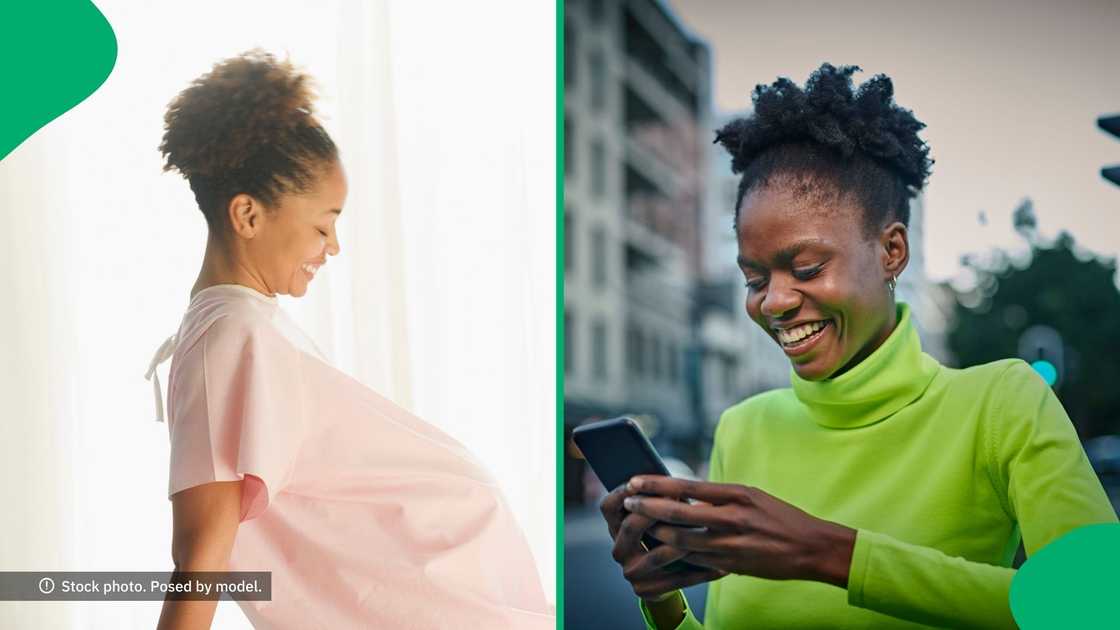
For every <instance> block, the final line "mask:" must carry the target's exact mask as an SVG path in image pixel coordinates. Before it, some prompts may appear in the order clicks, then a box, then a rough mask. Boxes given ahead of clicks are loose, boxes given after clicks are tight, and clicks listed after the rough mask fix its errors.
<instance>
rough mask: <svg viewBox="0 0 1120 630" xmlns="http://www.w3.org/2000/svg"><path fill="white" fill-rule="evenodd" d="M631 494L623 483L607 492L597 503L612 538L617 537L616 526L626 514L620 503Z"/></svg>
mask: <svg viewBox="0 0 1120 630" xmlns="http://www.w3.org/2000/svg"><path fill="white" fill-rule="evenodd" d="M631 494H633V493H632V492H631V491H630V490H629V489H627V487H626V485H625V484H623V485H621V486H619V487H617V488H615V489H614V490H613V491H611V492H610V493H608V494H607V496H606V497H604V498H603V500H602V502H600V504H599V511H600V512H601V513H602V514H603V518H605V519H606V521H607V529H608V530H610V533H611V538H612V539H614V538H617V537H618V527H619V525H620V524H621V523H622V519H623V517H625V516H626V510H625V509H624V508H623V506H622V503H623V501H624V500H625V499H626V497H628V496H630V495H631Z"/></svg>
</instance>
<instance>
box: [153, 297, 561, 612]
mask: <svg viewBox="0 0 1120 630" xmlns="http://www.w3.org/2000/svg"><path fill="white" fill-rule="evenodd" d="M169 356H170V357H172V360H171V371H170V375H169V384H168V392H167V400H168V403H167V408H168V413H167V416H168V417H167V424H168V429H169V433H170V439H171V463H170V475H169V484H168V497H170V496H171V495H173V494H175V493H176V492H179V491H180V490H184V489H187V488H191V487H194V486H197V485H200V484H204V483H208V482H211V481H234V480H238V479H244V480H245V481H244V485H243V488H244V490H243V493H242V494H243V496H242V504H241V524H240V526H239V527H238V531H237V537H236V539H235V541H234V546H233V551H232V555H231V557H230V570H231V571H271V572H272V598H271V600H269V601H247V600H243V601H238V605H239V606H240V607H241V609H242V610H243V611H244V612H245V614H246V616H247V617H248V618H249V620H250V621H251V622H252V624H253V626H254V627H255V628H262V629H289V628H292V629H294V628H298V629H301V630H304V629H310V628H330V629H332V630H337V629H345V628H416V629H420V628H454V629H463V628H487V629H491V628H526V629H530V630H536V629H541V630H543V629H545V628H547V629H549V630H552V628H553V627H554V624H555V614H554V612H553V610H552V609H551V607H550V606H549V605H548V603H547V600H546V599H545V595H544V592H543V590H542V588H541V584H540V580H539V577H538V574H537V571H536V567H535V563H534V560H533V557H532V555H531V553H530V551H529V547H528V544H527V542H526V539H525V537H524V535H523V534H522V532H521V530H520V529H519V528H518V526H517V524H516V522H515V521H514V518H513V516H512V514H511V513H510V510H509V508H508V506H507V504H506V502H505V500H504V498H503V496H502V494H501V492H500V490H499V488H498V485H497V484H496V483H495V481H494V479H493V478H491V477H490V475H489V474H488V473H487V472H486V470H485V469H484V467H483V466H482V465H480V463H479V462H478V461H477V460H476V459H475V458H474V457H473V456H472V455H471V453H469V452H468V451H467V450H466V449H465V448H464V447H463V446H462V445H460V444H459V443H458V442H456V441H455V440H454V439H452V438H451V437H449V436H448V435H446V434H445V433H443V432H442V431H440V430H439V429H437V428H436V427H434V426H432V425H431V424H428V423H427V422H425V421H423V420H421V419H420V418H418V417H416V416H414V415H412V414H410V413H409V412H407V411H405V410H404V409H402V408H401V407H399V406H397V405H395V404H394V403H392V402H391V401H389V400H388V399H386V398H384V397H382V396H380V395H379V394H377V393H376V392H374V391H373V390H371V389H369V388H368V387H366V386H365V385H363V384H362V383H360V382H358V381H357V380H354V379H353V378H351V377H350V376H348V375H346V374H345V373H343V372H341V371H339V370H338V369H336V368H334V367H333V366H331V365H330V364H329V363H328V362H327V361H326V359H325V358H324V357H323V355H322V353H321V352H319V351H318V349H317V348H316V347H315V344H314V343H313V342H312V341H311V340H310V338H308V337H307V336H306V335H305V334H304V333H303V332H302V331H300V329H299V327H298V326H297V325H296V324H295V322H294V321H293V320H291V319H290V318H289V316H288V315H287V314H285V313H284V311H283V310H282V309H281V308H280V306H279V303H278V301H277V299H276V298H275V297H269V296H266V295H264V294H262V293H260V292H258V291H256V290H254V289H251V288H249V287H245V286H241V285H234V284H221V285H215V286H211V287H207V288H205V289H203V290H201V291H199V292H198V293H196V294H195V296H194V297H193V298H192V299H191V301H190V305H189V306H188V308H187V312H186V314H185V316H184V317H183V320H182V323H181V325H180V328H179V331H178V333H177V334H175V335H172V337H171V338H170V339H168V340H167V342H165V343H164V345H163V346H162V347H161V348H160V350H159V351H158V352H157V353H156V357H155V358H154V359H153V360H152V365H151V366H150V369H149V373H148V376H149V377H151V376H152V375H154V374H155V367H156V366H157V365H158V364H159V363H160V362H162V361H164V360H166V358H167V357H169ZM154 383H155V390H156V400H157V408H156V412H157V419H158V420H162V419H163V410H162V394H161V392H160V390H159V382H158V377H157V378H156V380H155V381H154Z"/></svg>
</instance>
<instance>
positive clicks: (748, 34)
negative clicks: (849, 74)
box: [667, 0, 1120, 280]
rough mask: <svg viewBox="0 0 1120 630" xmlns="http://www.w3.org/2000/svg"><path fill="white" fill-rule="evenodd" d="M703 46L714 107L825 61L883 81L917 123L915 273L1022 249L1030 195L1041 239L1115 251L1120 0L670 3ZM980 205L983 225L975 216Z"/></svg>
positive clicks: (734, 104)
mask: <svg viewBox="0 0 1120 630" xmlns="http://www.w3.org/2000/svg"><path fill="white" fill-rule="evenodd" d="M667 5H668V7H669V8H670V10H671V11H672V12H674V13H675V14H676V16H677V18H678V19H679V20H680V22H681V23H682V25H683V26H684V27H685V29H686V30H688V31H690V32H691V33H692V34H693V35H694V36H696V37H698V38H700V39H702V40H705V41H707V42H708V45H709V46H710V48H711V52H712V63H713V101H714V106H715V108H716V110H717V111H718V112H724V113H730V112H736V111H742V110H744V109H745V108H747V107H749V105H750V94H751V91H752V90H753V88H754V86H755V85H756V84H759V83H771V82H773V81H774V79H776V78H777V77H779V76H786V77H789V78H790V79H792V80H793V81H795V82H796V83H798V84H799V85H803V84H804V82H805V79H806V78H807V77H808V76H809V73H810V72H811V71H812V70H814V69H816V68H817V67H819V66H820V64H821V63H822V62H824V61H828V62H830V63H832V64H833V65H837V66H839V65H858V66H860V67H861V68H862V70H863V71H862V72H857V73H856V74H855V75H854V77H853V79H854V81H855V82H856V84H857V85H858V84H859V83H862V82H864V81H866V80H868V79H870V78H871V77H872V76H874V75H875V74H879V73H883V74H886V75H887V76H889V77H891V79H892V81H893V82H894V87H895V101H896V102H897V103H898V104H899V105H901V106H902V107H905V108H907V109H910V110H912V111H913V112H914V115H915V116H916V117H917V118H918V119H919V120H921V121H922V122H924V123H926V125H927V127H926V129H925V130H923V131H922V133H921V134H920V135H921V137H922V138H924V139H925V140H926V142H927V143H928V144H929V146H930V156H931V157H932V158H933V159H934V160H935V164H934V165H933V173H932V175H931V176H930V179H929V183H928V184H927V185H926V189H925V193H926V196H925V207H926V220H925V242H924V244H925V247H926V273H927V275H928V276H929V277H930V278H931V279H933V280H946V279H951V278H953V277H957V276H958V275H959V272H960V258H961V256H962V255H963V254H966V253H970V252H974V253H982V252H986V251H990V250H991V249H992V248H994V247H1001V248H1012V249H1020V250H1021V249H1022V248H1023V244H1022V240H1021V239H1020V238H1019V237H1018V235H1017V234H1016V233H1015V232H1014V230H1013V229H1012V226H1011V214H1012V212H1013V210H1014V209H1015V207H1016V206H1017V205H1018V204H1019V202H1020V201H1022V200H1023V199H1024V198H1025V197H1030V198H1031V199H1032V200H1033V202H1034V208H1035V212H1036V214H1037V216H1038V224H1039V225H1038V229H1039V232H1040V233H1041V235H1042V236H1044V237H1052V236H1056V235H1057V234H1058V232H1059V231H1060V230H1062V229H1065V230H1068V231H1069V232H1070V233H1071V234H1072V235H1073V236H1074V238H1075V239H1076V241H1077V242H1078V244H1079V245H1082V246H1084V247H1087V248H1088V249H1090V250H1092V251H1094V252H1096V253H1097V254H1100V255H1103V256H1120V186H1116V185H1114V184H1112V183H1111V182H1109V181H1107V180H1105V179H1104V178H1102V177H1101V176H1100V169H1101V167H1102V166H1112V165H1120V139H1117V138H1114V137H1113V136H1111V135H1109V134H1107V133H1105V132H1104V131H1102V130H1100V129H1099V128H1098V127H1097V124H1096V120H1097V117H1098V116H1101V115H1107V114H1120V73H1118V72H1116V70H1117V62H1118V60H1120V2H1117V1H1116V0H1098V1H1083V2H1073V1H1071V2H1039V1H1037V0H1027V1H1019V2H1008V1H1002V0H996V1H986V2H960V1H957V0H951V1H947V2H936V3H934V2H911V1H903V2H900V1H897V0H896V1H884V0H869V1H865V2H860V3H851V2H850V3H839V2H804V1H789V0H786V1H781V2H757V1H752V2H738V1H729V0H667ZM981 212H983V213H984V214H985V215H986V217H987V223H986V225H981V223H980V221H979V220H978V217H979V215H980V213H981Z"/></svg>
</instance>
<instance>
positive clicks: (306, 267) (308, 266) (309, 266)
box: [302, 263, 318, 275]
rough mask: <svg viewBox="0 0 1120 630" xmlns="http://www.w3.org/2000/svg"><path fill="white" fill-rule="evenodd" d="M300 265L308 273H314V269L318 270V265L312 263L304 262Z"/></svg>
mask: <svg viewBox="0 0 1120 630" xmlns="http://www.w3.org/2000/svg"><path fill="white" fill-rule="evenodd" d="M302 267H303V270H304V271H306V272H307V273H309V274H311V275H315V271H316V270H318V267H316V266H315V265H312V264H308V263H304V264H303V265H302Z"/></svg>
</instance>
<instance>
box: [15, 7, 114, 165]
mask: <svg viewBox="0 0 1120 630" xmlns="http://www.w3.org/2000/svg"><path fill="white" fill-rule="evenodd" d="M0 58H2V59H3V60H4V62H3V65H4V75H5V76H4V98H3V105H2V107H3V110H2V112H0V113H2V115H0V160H2V159H4V157H6V156H7V155H8V154H9V153H11V152H12V151H13V150H15V148H16V147H18V146H19V145H20V144H21V143H22V142H23V141H24V140H26V139H27V138H28V137H30V136H31V134H33V133H35V132H36V131H38V130H40V129H42V128H43V127H44V126H46V125H47V123H49V122H51V121H52V120H54V119H55V118H58V117H59V116H61V115H63V114H65V113H66V112H67V111H69V110H70V109H72V108H73V107H74V106H75V105H77V104H78V103H81V102H82V101H84V100H85V99H86V97H88V96H89V95H90V94H93V92H94V91H95V90H97V88H99V87H101V84H103V83H104V82H105V79H107V78H108V77H109V73H111V72H112V71H113V66H114V65H116V62H117V37H116V35H114V34H113V28H112V27H111V26H109V22H108V21H107V20H106V19H105V16H104V15H102V14H101V11H99V10H98V9H97V7H95V6H94V5H93V3H92V2H90V1H89V0H59V1H56V2H42V1H40V0H22V1H21V0H4V2H0Z"/></svg>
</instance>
